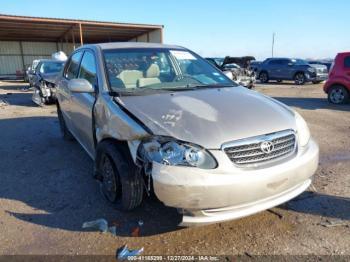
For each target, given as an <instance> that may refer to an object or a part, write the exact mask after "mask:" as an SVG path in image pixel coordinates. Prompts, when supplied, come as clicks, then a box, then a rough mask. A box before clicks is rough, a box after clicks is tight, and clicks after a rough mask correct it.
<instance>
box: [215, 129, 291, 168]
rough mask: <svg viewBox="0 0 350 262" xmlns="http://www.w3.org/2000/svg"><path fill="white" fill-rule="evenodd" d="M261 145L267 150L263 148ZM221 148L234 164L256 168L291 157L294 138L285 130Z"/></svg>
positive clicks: (239, 141)
mask: <svg viewBox="0 0 350 262" xmlns="http://www.w3.org/2000/svg"><path fill="white" fill-rule="evenodd" d="M263 143H264V145H268V146H267V147H268V148H264V145H263ZM222 148H223V150H224V151H225V153H226V154H227V156H228V157H229V158H230V160H231V161H232V162H233V163H234V164H236V165H238V166H249V165H254V166H256V165H262V164H265V163H268V162H271V161H276V160H281V159H283V158H287V157H289V156H291V155H293V154H294V153H295V151H296V138H295V133H294V132H293V131H292V130H286V131H281V132H277V133H273V134H267V135H262V136H258V137H252V138H248V139H243V140H238V141H234V142H231V143H227V144H225V145H223V147H222ZM263 150H264V151H263Z"/></svg>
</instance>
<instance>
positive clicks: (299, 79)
mask: <svg viewBox="0 0 350 262" xmlns="http://www.w3.org/2000/svg"><path fill="white" fill-rule="evenodd" d="M294 82H295V84H296V85H303V84H305V83H306V77H305V74H304V73H297V74H296V75H295V76H294Z"/></svg>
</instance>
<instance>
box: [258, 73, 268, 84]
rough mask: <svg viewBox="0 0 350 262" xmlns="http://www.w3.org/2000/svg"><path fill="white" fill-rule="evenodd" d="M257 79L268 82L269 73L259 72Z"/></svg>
mask: <svg viewBox="0 0 350 262" xmlns="http://www.w3.org/2000/svg"><path fill="white" fill-rule="evenodd" d="M259 79H260V82H261V83H267V82H269V75H268V74H267V72H261V73H260V75H259Z"/></svg>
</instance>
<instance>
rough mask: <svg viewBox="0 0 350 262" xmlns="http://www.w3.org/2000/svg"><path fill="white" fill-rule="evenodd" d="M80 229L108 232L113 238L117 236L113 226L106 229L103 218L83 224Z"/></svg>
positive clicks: (106, 224)
mask: <svg viewBox="0 0 350 262" xmlns="http://www.w3.org/2000/svg"><path fill="white" fill-rule="evenodd" d="M82 228H95V229H98V230H99V231H100V232H103V233H106V232H109V233H111V234H112V235H114V236H116V235H117V227H116V226H115V225H114V226H111V227H108V222H107V220H106V219H104V218H100V219H97V220H94V221H89V222H84V223H83V226H82Z"/></svg>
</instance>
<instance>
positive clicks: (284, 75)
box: [279, 59, 294, 80]
mask: <svg viewBox="0 0 350 262" xmlns="http://www.w3.org/2000/svg"><path fill="white" fill-rule="evenodd" d="M291 63H292V60H290V59H281V60H280V69H279V75H280V77H281V79H283V80H289V79H293V75H294V73H293V71H294V67H293V65H292V64H291Z"/></svg>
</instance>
